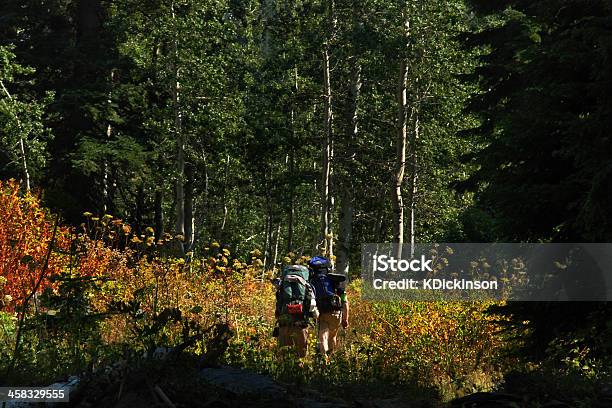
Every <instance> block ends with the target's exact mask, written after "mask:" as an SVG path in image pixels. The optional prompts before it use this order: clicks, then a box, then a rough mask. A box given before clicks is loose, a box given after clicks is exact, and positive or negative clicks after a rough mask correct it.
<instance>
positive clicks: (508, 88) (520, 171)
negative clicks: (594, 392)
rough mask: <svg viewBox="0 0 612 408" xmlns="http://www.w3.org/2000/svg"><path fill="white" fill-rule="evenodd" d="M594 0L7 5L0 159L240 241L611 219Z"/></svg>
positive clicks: (510, 232)
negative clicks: (537, 0) (0, 152)
mask: <svg viewBox="0 0 612 408" xmlns="http://www.w3.org/2000/svg"><path fill="white" fill-rule="evenodd" d="M609 13H610V9H609V5H608V3H607V2H603V1H588V2H587V1H570V2H567V1H546V2H536V3H534V2H523V1H513V2H491V1H486V2H485V1H482V2H479V1H475V2H464V1H454V0H453V1H433V0H431V1H425V2H393V1H369V0H368V1H359V2H352V1H342V0H337V1H271V0H270V1H209V0H176V1H144V0H143V1H138V0H132V1H104V0H81V1H65V0H62V1H42V0H32V1H26V0H11V1H8V2H3V5H2V6H0V15H1V16H2V20H1V24H0V30H1V35H0V41H1V45H2V48H1V49H0V50H1V51H0V52H1V56H2V59H1V61H2V65H1V67H0V68H1V70H0V79H1V80H2V93H1V94H0V98H1V103H0V107H1V111H0V114H1V116H0V127H1V129H2V140H1V142H2V154H1V157H0V172H1V173H0V174H1V177H2V178H3V179H7V178H11V177H12V178H16V179H19V180H22V181H23V182H24V186H25V187H26V188H31V189H34V190H35V191H40V192H41V194H42V197H43V199H44V202H45V203H46V204H47V205H48V206H50V207H51V208H52V209H55V210H57V211H60V212H61V214H62V215H63V217H64V218H65V219H66V220H67V221H68V222H71V223H73V224H75V225H78V224H79V223H80V222H82V220H83V217H82V214H83V212H85V211H91V212H93V213H95V214H103V213H109V214H112V215H114V216H117V217H121V218H123V219H125V220H127V221H129V222H130V223H131V224H132V225H133V226H135V228H136V229H137V230H138V231H142V230H144V229H145V228H146V227H148V226H153V227H154V228H155V231H156V235H157V236H158V237H159V236H161V234H162V233H163V232H165V231H167V232H170V233H172V234H180V235H183V236H184V237H185V241H184V244H183V245H182V248H180V250H181V251H182V252H184V253H186V252H190V251H194V252H196V253H198V251H200V250H201V248H202V246H203V245H204V243H206V242H209V241H210V240H211V239H219V240H221V241H222V242H224V243H226V244H227V245H230V246H231V247H232V248H233V249H234V250H235V251H237V252H238V253H246V252H247V250H250V249H252V248H253V247H259V248H261V249H262V251H263V252H264V253H265V263H266V266H267V267H269V266H272V265H273V264H278V263H279V262H280V259H281V254H284V253H287V252H290V251H296V252H298V253H306V254H310V253H314V252H318V251H319V250H322V251H324V252H328V253H331V254H333V255H335V256H337V258H338V264H339V265H338V266H339V269H341V270H343V271H348V264H349V260H350V261H352V263H353V264H358V263H359V262H358V256H359V245H360V244H361V243H364V242H384V241H404V240H405V241H407V242H410V241H411V240H417V241H421V242H427V241H429V242H431V241H449V242H450V241H473V242H478V241H491V240H506V241H516V240H519V241H520V240H535V241H551V240H552V241H605V240H609V238H610V233H611V231H612V228H610V209H611V208H612V203H611V202H610V194H609V191H610V189H611V187H612V185H611V184H610V183H611V181H610V180H611V179H612V177H610V173H611V172H612V167H611V163H612V162H611V161H610V152H611V151H612V149H611V146H610V138H609V136H608V132H607V131H608V126H607V124H608V123H609V120H610V100H609V95H610V92H609V86H610V85H609V82H610V78H609V75H610V70H609V69H608V66H607V62H608V55H609V51H610V41H611V37H610V32H609V28H610V27H609Z"/></svg>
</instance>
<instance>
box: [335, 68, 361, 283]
mask: <svg viewBox="0 0 612 408" xmlns="http://www.w3.org/2000/svg"><path fill="white" fill-rule="evenodd" d="M352 59H353V66H352V72H351V86H350V95H349V100H350V108H349V109H348V111H347V123H348V125H349V126H348V135H347V140H348V145H349V147H348V149H347V155H348V159H349V160H348V169H347V172H348V173H349V174H350V173H351V171H352V170H354V165H355V149H354V146H355V144H356V143H357V132H358V121H357V120H358V116H357V113H358V112H357V108H358V102H359V92H360V90H361V66H360V64H359V60H358V58H357V57H356V56H353V58H352ZM343 184H344V185H343V192H342V204H341V205H340V234H339V242H338V248H337V253H338V257H337V263H336V270H337V271H338V272H339V273H342V274H344V275H348V273H349V268H350V262H349V260H350V254H351V239H352V235H353V205H354V204H353V201H354V194H353V187H354V186H353V185H352V182H351V177H350V176H349V177H348V179H347V180H344V183H343Z"/></svg>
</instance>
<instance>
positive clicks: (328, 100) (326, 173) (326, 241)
mask: <svg viewBox="0 0 612 408" xmlns="http://www.w3.org/2000/svg"><path fill="white" fill-rule="evenodd" d="M328 12H329V27H328V29H329V35H328V38H327V41H326V42H325V44H324V46H323V87H324V98H325V102H324V118H323V120H324V122H323V129H324V131H325V138H324V142H323V160H322V170H323V177H322V180H321V207H322V208H321V235H322V243H323V253H324V254H325V255H326V256H328V257H330V258H331V257H333V254H334V251H333V244H334V239H333V231H332V210H333V197H332V195H331V175H332V160H333V155H334V150H333V149H334V147H333V142H334V139H333V129H332V122H333V111H332V89H331V68H330V61H329V47H330V45H329V41H330V40H331V37H332V35H333V32H334V28H335V27H334V26H335V16H334V2H333V0H330V2H329V11H328Z"/></svg>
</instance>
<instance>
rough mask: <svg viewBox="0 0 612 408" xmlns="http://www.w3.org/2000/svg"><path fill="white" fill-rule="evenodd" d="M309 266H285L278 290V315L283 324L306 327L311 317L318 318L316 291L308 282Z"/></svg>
mask: <svg viewBox="0 0 612 408" xmlns="http://www.w3.org/2000/svg"><path fill="white" fill-rule="evenodd" d="M308 278H309V271H308V268H306V267H305V266H302V265H290V266H286V267H285V268H283V272H282V275H281V280H280V282H279V284H278V289H277V291H276V315H277V317H278V323H279V325H281V326H289V325H296V326H302V327H306V326H307V325H308V319H309V318H310V317H314V318H315V319H316V318H318V315H319V311H318V310H317V306H316V300H315V296H314V291H313V289H312V286H311V285H310V283H308Z"/></svg>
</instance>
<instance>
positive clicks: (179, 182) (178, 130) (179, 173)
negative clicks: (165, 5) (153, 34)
mask: <svg viewBox="0 0 612 408" xmlns="http://www.w3.org/2000/svg"><path fill="white" fill-rule="evenodd" d="M171 10H172V21H173V22H174V24H175V27H174V38H173V39H172V71H173V76H174V78H173V84H172V104H173V109H174V133H175V137H176V145H177V151H176V188H175V194H176V198H175V212H176V219H175V232H176V234H177V235H182V236H183V237H185V191H184V187H183V183H184V178H185V138H184V134H183V129H182V117H181V109H180V82H179V67H178V65H179V61H178V33H177V32H176V30H177V29H176V21H175V20H176V13H175V10H174V1H173V2H172V4H171ZM180 250H181V252H183V253H184V246H183V244H182V243H181V245H180Z"/></svg>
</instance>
